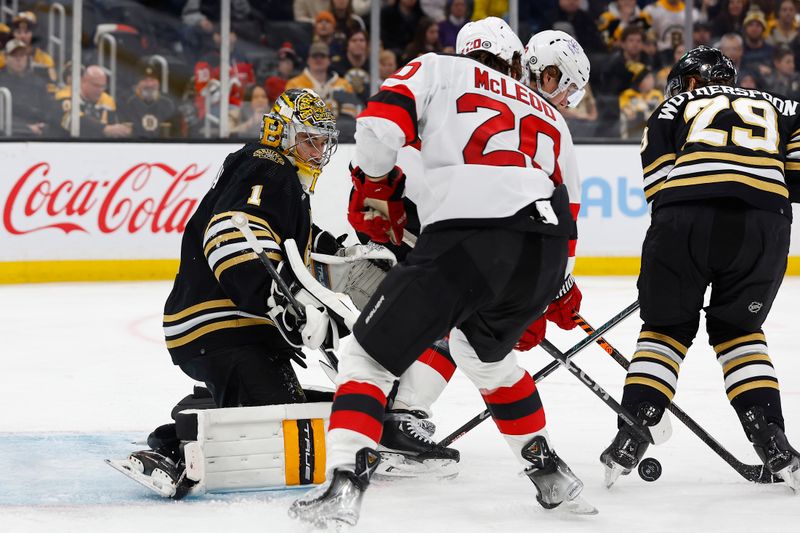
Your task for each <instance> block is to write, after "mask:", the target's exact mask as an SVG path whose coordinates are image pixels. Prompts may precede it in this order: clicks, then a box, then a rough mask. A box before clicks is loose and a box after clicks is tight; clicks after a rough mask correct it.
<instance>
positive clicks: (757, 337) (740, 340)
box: [714, 333, 767, 353]
mask: <svg viewBox="0 0 800 533" xmlns="http://www.w3.org/2000/svg"><path fill="white" fill-rule="evenodd" d="M753 341H761V342H763V343H765V344H766V342H767V338H766V337H765V336H764V334H763V333H751V334H750V335H745V336H743V337H736V338H735V339H731V340H729V341H725V342H723V343H721V344H717V345H716V346H714V351H715V352H716V353H719V352H724V351H725V350H727V349H728V348H731V347H733V346H736V345H737V344H748V343H750V342H753Z"/></svg>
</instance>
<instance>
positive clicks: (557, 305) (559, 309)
mask: <svg viewBox="0 0 800 533" xmlns="http://www.w3.org/2000/svg"><path fill="white" fill-rule="evenodd" d="M582 298H583V295H581V291H580V289H578V285H577V284H576V283H575V278H573V277H572V274H570V275H569V276H567V279H565V280H564V285H562V286H561V290H559V291H558V295H556V297H555V299H554V300H553V301H552V302H551V303H550V306H549V307H548V308H547V312H545V314H544V315H545V316H546V317H547V320H549V321H550V322H554V323H555V324H556V325H557V326H558V327H560V328H561V329H572V328H574V327H575V321H574V320H572V315H573V314H574V313H577V312H578V311H580V310H581V299H582Z"/></svg>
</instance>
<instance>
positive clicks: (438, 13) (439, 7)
mask: <svg viewBox="0 0 800 533" xmlns="http://www.w3.org/2000/svg"><path fill="white" fill-rule="evenodd" d="M449 3H450V0H419V5H420V7H421V8H422V12H423V13H425V16H426V17H428V18H431V19H433V20H434V22H436V24H439V23H440V22H442V21H443V20H444V19H445V18H446V17H447V4H449Z"/></svg>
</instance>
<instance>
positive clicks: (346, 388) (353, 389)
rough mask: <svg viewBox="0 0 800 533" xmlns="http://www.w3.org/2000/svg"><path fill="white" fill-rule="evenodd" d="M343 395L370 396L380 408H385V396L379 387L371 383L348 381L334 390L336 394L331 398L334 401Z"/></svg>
mask: <svg viewBox="0 0 800 533" xmlns="http://www.w3.org/2000/svg"><path fill="white" fill-rule="evenodd" d="M343 394H364V395H366V396H371V397H372V398H375V399H376V400H378V402H380V404H381V405H382V406H384V407H386V395H385V394H384V393H383V391H382V390H381V389H380V388H379V387H376V386H375V385H373V384H371V383H364V382H362V381H348V382H346V383H343V384H342V385H340V386H339V388H338V389H336V394H335V395H334V397H333V399H334V401H335V400H336V398H337V397H339V396H341V395H343Z"/></svg>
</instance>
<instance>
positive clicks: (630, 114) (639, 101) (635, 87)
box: [619, 63, 664, 140]
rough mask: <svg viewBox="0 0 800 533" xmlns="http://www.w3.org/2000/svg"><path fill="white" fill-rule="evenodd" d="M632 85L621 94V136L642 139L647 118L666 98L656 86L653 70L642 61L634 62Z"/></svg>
mask: <svg viewBox="0 0 800 533" xmlns="http://www.w3.org/2000/svg"><path fill="white" fill-rule="evenodd" d="M630 71H631V78H630V79H631V82H630V83H631V86H630V87H629V88H628V89H626V90H625V91H623V92H622V94H620V95H619V113H620V117H619V118H620V137H621V138H623V139H636V140H641V138H642V133H643V132H644V127H645V125H646V124H647V119H649V118H650V115H651V114H653V111H655V109H656V108H657V107H658V105H659V104H660V103H661V102H662V101H663V100H664V94H663V93H662V92H661V91H659V90H658V89H656V88H655V77H654V76H653V72H652V71H651V70H650V69H649V68H647V67H646V66H645V65H643V64H641V63H632V64H631V65H630Z"/></svg>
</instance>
